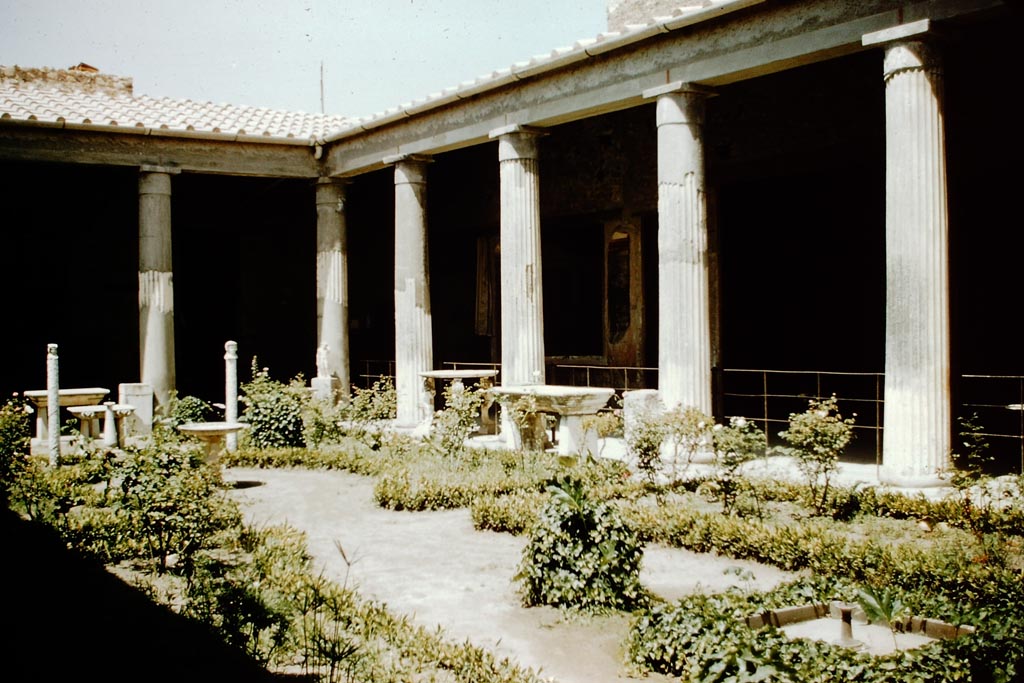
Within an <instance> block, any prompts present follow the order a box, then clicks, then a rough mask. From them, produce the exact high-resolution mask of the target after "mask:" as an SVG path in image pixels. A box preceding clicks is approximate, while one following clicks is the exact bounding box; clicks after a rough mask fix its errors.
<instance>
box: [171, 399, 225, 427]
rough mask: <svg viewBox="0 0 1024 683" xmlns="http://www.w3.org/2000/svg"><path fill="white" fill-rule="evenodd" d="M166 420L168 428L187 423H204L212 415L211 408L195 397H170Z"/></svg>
mask: <svg viewBox="0 0 1024 683" xmlns="http://www.w3.org/2000/svg"><path fill="white" fill-rule="evenodd" d="M167 413H168V420H169V423H170V424H169V425H168V426H170V427H177V426H178V425H182V424H187V423H189V422H206V421H208V420H209V419H210V417H211V416H212V415H213V414H214V410H213V406H212V405H210V404H209V403H207V402H206V401H204V400H203V399H201V398H199V397H197V396H183V397H182V398H178V397H177V395H174V396H172V397H171V400H170V403H169V407H168V411H167Z"/></svg>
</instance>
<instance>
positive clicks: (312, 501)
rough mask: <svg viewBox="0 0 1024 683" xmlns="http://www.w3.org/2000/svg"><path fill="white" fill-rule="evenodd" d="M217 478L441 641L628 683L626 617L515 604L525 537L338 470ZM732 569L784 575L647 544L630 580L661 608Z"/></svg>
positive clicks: (772, 578)
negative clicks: (408, 507) (393, 500)
mask: <svg viewBox="0 0 1024 683" xmlns="http://www.w3.org/2000/svg"><path fill="white" fill-rule="evenodd" d="M224 477H225V479H226V480H228V481H234V482H250V483H256V482H258V483H259V485H253V486H247V487H242V488H236V489H234V490H233V493H232V495H233V496H234V497H235V498H236V499H237V500H238V502H239V503H240V504H241V506H242V510H243V514H244V515H245V516H246V520H247V521H248V522H250V523H251V524H254V525H257V526H259V525H267V524H278V523H282V522H287V523H288V524H290V525H292V526H294V527H296V528H298V529H301V530H303V531H305V532H306V534H307V537H308V544H309V551H310V553H311V554H312V556H313V558H314V561H315V562H316V564H317V567H316V569H317V570H322V571H323V572H324V574H325V576H327V577H329V578H331V579H333V580H335V581H337V582H339V583H340V582H344V581H348V583H349V585H353V586H355V587H357V588H358V589H359V591H360V592H361V593H362V594H363V595H364V596H366V597H368V598H374V599H377V600H380V601H382V602H384V603H386V604H387V605H388V607H389V608H390V609H392V610H393V611H395V612H397V613H403V614H408V615H410V617H411V618H412V619H413V620H414V621H415V622H416V623H418V624H422V625H424V626H427V627H430V628H433V627H436V626H441V627H443V628H444V630H445V631H446V632H447V633H448V635H449V636H450V637H451V638H452V639H453V640H456V641H463V640H467V639H468V640H470V641H472V642H473V643H474V644H476V645H479V646H481V647H485V648H487V649H489V650H491V651H492V652H494V653H495V654H496V655H498V656H499V657H510V658H514V659H515V660H516V661H518V662H519V663H520V664H522V665H523V666H528V667H531V668H533V669H534V670H535V671H539V672H540V673H541V675H543V676H550V677H553V678H554V679H556V680H557V681H559V683H611V682H620V681H623V680H633V679H630V678H628V677H626V676H625V674H624V672H623V671H622V642H623V639H624V636H625V634H626V632H627V629H628V626H629V620H628V617H627V616H624V615H617V616H609V617H600V618H586V619H581V618H576V619H572V618H568V617H566V616H565V615H563V614H562V613H561V612H559V611H558V610H555V609H552V608H537V607H534V608H529V609H526V608H523V607H521V606H520V602H519V597H518V595H517V594H516V586H515V584H514V583H513V581H512V576H513V575H514V574H515V571H516V567H517V565H518V564H519V559H520V556H521V553H522V549H523V545H524V543H525V539H524V538H520V537H515V536H512V535H510V534H502V533H495V532H489V531H477V530H475V529H474V528H473V524H472V521H471V519H470V514H469V511H468V510H465V509H461V510H445V511H437V512H394V511H390V510H384V509H381V508H380V507H378V506H377V505H376V504H375V503H374V501H373V480H372V479H369V478H366V477H361V476H358V475H354V474H349V473H346V472H331V471H319V470H316V471H313V470H302V469H294V470H261V469H250V468H227V469H225V470H224ZM336 543H340V544H341V546H342V548H344V551H345V555H346V556H347V558H348V560H349V563H346V562H345V560H344V558H343V557H342V555H341V553H340V552H338V549H337V547H336V545H335V544H336ZM733 567H739V568H741V569H744V570H748V571H750V572H751V573H752V574H753V576H754V579H753V582H752V585H753V587H755V588H768V587H770V586H773V585H775V584H777V583H779V582H781V581H784V580H788V579H789V578H792V577H793V576H794V575H793V574H789V573H786V572H782V571H780V570H777V569H775V568H772V567H767V566H764V565H760V564H757V563H754V562H744V561H738V560H732V559H728V558H720V557H717V556H714V555H702V554H696V553H691V552H689V551H685V550H680V549H675V548H665V547H659V546H653V545H649V546H648V547H647V548H646V549H645V552H644V564H643V570H642V571H641V580H642V582H643V583H644V585H645V586H647V588H648V589H650V590H651V591H653V592H654V593H656V594H658V595H660V596H662V597H664V598H667V599H673V598H676V597H679V596H681V595H685V594H687V593H691V592H694V591H697V590H719V589H722V588H725V587H727V586H729V585H732V584H733V583H735V582H736V581H737V578H736V576H735V575H733V574H731V573H730V574H726V573H724V572H725V570H727V569H730V568H733ZM644 680H647V681H658V680H662V679H660V678H659V677H650V678H647V679H644Z"/></svg>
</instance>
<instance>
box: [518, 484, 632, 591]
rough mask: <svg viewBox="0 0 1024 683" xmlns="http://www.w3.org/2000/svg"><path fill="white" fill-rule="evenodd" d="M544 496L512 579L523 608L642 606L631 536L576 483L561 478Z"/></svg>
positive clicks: (605, 507)
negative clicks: (546, 606) (543, 501)
mask: <svg viewBox="0 0 1024 683" xmlns="http://www.w3.org/2000/svg"><path fill="white" fill-rule="evenodd" d="M548 490H549V492H550V493H551V498H550V500H549V501H548V502H547V504H546V505H545V506H544V508H543V510H541V513H540V518H539V519H538V521H537V525H536V526H535V527H534V528H533V531H532V532H531V534H530V539H529V541H528V542H527V544H526V547H525V548H524V550H523V559H522V562H521V563H520V566H519V571H518V573H517V574H516V580H517V581H519V582H520V584H521V585H520V592H521V595H522V598H523V604H524V605H526V606H527V607H530V606H533V605H554V606H560V607H570V608H576V609H580V610H583V611H602V610H608V609H626V610H628V609H632V608H634V607H636V606H638V605H640V604H642V603H643V602H644V601H645V599H646V595H645V593H644V589H643V587H642V586H641V585H640V561H641V558H642V556H643V544H642V543H641V541H640V540H639V538H638V537H637V535H636V534H635V533H634V532H633V531H632V530H631V529H630V528H629V527H628V526H627V525H626V524H625V523H624V522H623V521H622V519H621V518H620V517H619V515H618V513H617V512H616V511H615V509H614V508H613V507H611V506H610V505H609V504H608V503H606V502H597V503H595V502H593V501H591V500H590V499H589V498H588V496H587V492H586V489H585V488H584V485H583V484H582V483H581V482H580V481H579V480H575V479H572V478H569V477H565V478H563V479H562V481H561V482H560V484H559V485H556V486H551V487H549V489H548Z"/></svg>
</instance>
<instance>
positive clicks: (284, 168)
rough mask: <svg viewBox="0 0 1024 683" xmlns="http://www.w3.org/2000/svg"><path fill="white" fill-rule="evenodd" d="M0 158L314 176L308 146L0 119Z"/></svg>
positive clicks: (315, 169)
mask: <svg viewBox="0 0 1024 683" xmlns="http://www.w3.org/2000/svg"><path fill="white" fill-rule="evenodd" d="M0 160H2V161H51V162H56V163H65V164H67V163H70V164H94V165H102V166H162V167H167V168H176V169H179V170H181V171H192V172H196V173H221V174H230V175H245V176H265V177H273V178H315V177H317V176H318V175H319V164H318V162H317V160H316V159H315V158H314V153H313V148H312V147H310V146H309V145H287V144H266V143H253V142H243V141H232V140H204V139H192V138H186V137H171V136H167V137H165V136H156V135H141V134H132V133H130V132H129V133H123V132H114V131H103V132H99V131H88V130H68V129H64V128H60V127H56V126H52V127H51V126H39V125H31V124H24V123H8V122H4V123H0Z"/></svg>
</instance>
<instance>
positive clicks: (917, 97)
mask: <svg viewBox="0 0 1024 683" xmlns="http://www.w3.org/2000/svg"><path fill="white" fill-rule="evenodd" d="M927 30H928V22H927V21H921V22H915V23H913V24H907V25H903V26H899V27H896V28H894V29H888V30H886V31H880V32H878V33H875V34H870V35H868V36H865V37H864V44H865V45H870V44H882V45H884V47H885V60H884V67H883V70H884V78H885V168H886V181H885V258H886V308H885V396H884V400H885V418H884V425H883V427H884V432H883V441H882V470H881V472H880V475H881V478H882V480H883V481H885V482H886V483H890V484H897V485H904V486H927V485H935V484H939V483H941V480H940V479H939V477H938V474H939V472H940V471H941V470H942V469H945V468H946V467H948V462H949V452H950V448H951V432H952V423H951V408H950V402H951V398H950V351H949V336H950V332H949V258H948V257H949V254H948V250H949V246H948V245H949V240H948V232H949V229H948V212H947V204H946V150H945V139H944V130H943V123H942V120H943V95H942V70H941V65H940V61H939V55H938V53H937V51H936V49H935V47H934V45H932V44H930V43H929V42H926V36H924V35H923V34H924V32H926V31H927Z"/></svg>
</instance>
